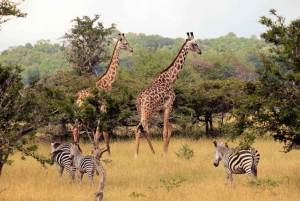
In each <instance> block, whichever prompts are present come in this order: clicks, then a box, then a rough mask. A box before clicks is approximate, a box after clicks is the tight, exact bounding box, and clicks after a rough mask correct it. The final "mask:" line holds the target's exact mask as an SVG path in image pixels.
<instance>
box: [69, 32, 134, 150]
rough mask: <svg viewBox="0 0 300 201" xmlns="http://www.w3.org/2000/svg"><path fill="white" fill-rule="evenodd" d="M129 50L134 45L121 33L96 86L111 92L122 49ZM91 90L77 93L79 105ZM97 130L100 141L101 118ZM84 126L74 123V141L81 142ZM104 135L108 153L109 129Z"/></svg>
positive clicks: (95, 137)
mask: <svg viewBox="0 0 300 201" xmlns="http://www.w3.org/2000/svg"><path fill="white" fill-rule="evenodd" d="M121 49H122V50H128V51H129V52H133V49H132V47H131V46H130V45H129V43H128V42H127V40H126V38H125V35H124V33H123V34H119V39H118V40H117V42H116V44H115V47H114V51H113V54H112V57H111V59H110V63H109V65H108V67H107V69H106V71H105V73H104V74H103V75H102V76H100V77H99V79H98V80H97V82H96V87H97V88H98V89H102V90H104V91H106V92H110V91H111V88H112V85H113V83H114V81H115V78H116V75H117V69H118V65H119V53H120V50H121ZM90 90H91V88H88V89H83V90H80V91H79V92H78V93H77V97H78V98H77V101H76V103H77V105H78V106H81V105H82V104H83V100H84V99H85V98H87V97H88V96H90V95H91V94H90ZM99 101H100V102H102V104H101V105H102V106H101V108H100V110H101V111H103V112H104V111H105V102H103V100H99ZM97 124H98V125H97V130H96V134H95V136H94V142H95V143H98V141H99V138H100V130H99V126H100V120H99V119H98V120H97ZM81 128H82V125H80V124H79V123H78V121H77V122H76V123H75V124H74V125H73V128H72V132H73V137H74V141H75V142H79V131H80V129H81ZM103 137H104V139H105V143H106V146H107V148H108V153H109V154H110V149H109V139H108V132H107V131H103Z"/></svg>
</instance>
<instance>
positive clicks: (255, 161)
mask: <svg viewBox="0 0 300 201" xmlns="http://www.w3.org/2000/svg"><path fill="white" fill-rule="evenodd" d="M250 153H251V155H252V160H253V162H252V167H251V169H252V173H253V175H254V176H255V177H257V165H258V160H259V154H258V153H257V150H256V149H254V148H251V149H250Z"/></svg>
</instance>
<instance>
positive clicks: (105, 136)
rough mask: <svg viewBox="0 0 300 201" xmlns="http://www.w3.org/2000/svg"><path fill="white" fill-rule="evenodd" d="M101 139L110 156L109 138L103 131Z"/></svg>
mask: <svg viewBox="0 0 300 201" xmlns="http://www.w3.org/2000/svg"><path fill="white" fill-rule="evenodd" d="M103 137H104V141H105V144H106V148H107V152H108V155H110V147H109V136H108V132H107V131H103Z"/></svg>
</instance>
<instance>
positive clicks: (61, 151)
mask: <svg viewBox="0 0 300 201" xmlns="http://www.w3.org/2000/svg"><path fill="white" fill-rule="evenodd" d="M51 146H52V151H51V160H52V164H53V163H55V165H56V168H57V171H58V174H59V178H60V180H61V178H62V175H63V171H64V169H66V171H67V172H68V173H69V176H70V181H71V180H73V181H74V177H75V170H76V169H75V168H74V167H72V165H71V162H72V160H71V159H70V158H69V155H70V145H69V144H64V145H62V144H61V143H59V142H52V143H51Z"/></svg>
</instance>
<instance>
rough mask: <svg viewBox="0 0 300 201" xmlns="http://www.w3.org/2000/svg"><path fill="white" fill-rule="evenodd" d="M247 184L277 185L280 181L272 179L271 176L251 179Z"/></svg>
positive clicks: (256, 185)
mask: <svg viewBox="0 0 300 201" xmlns="http://www.w3.org/2000/svg"><path fill="white" fill-rule="evenodd" d="M247 183H248V185H249V186H251V187H262V186H265V187H275V186H279V184H281V183H282V181H280V180H274V179H271V178H263V179H251V180H248V181H247Z"/></svg>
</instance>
